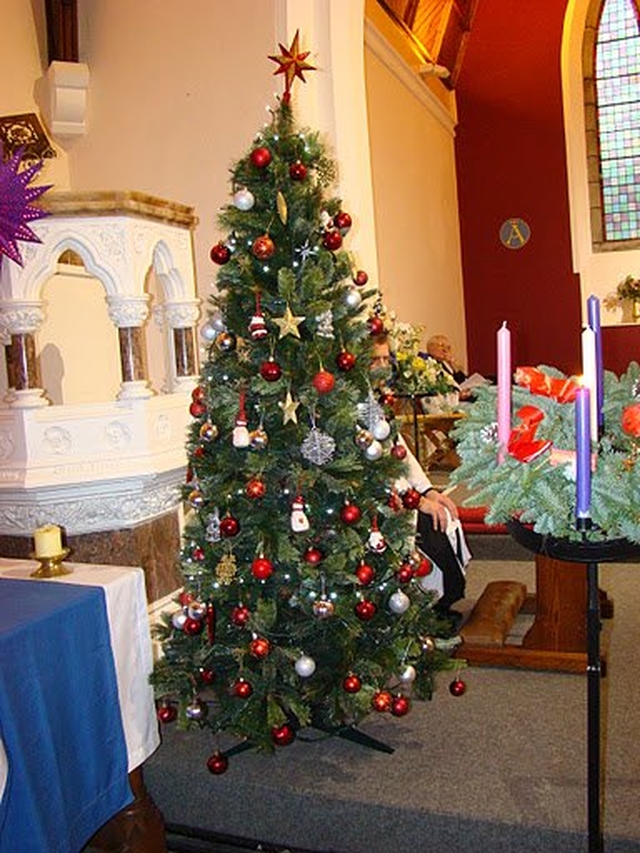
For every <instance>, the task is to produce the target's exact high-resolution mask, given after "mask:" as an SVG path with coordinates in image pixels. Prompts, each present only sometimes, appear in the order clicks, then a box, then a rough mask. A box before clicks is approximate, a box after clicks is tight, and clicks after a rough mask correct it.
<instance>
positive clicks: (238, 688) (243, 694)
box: [231, 678, 253, 699]
mask: <svg viewBox="0 0 640 853" xmlns="http://www.w3.org/2000/svg"><path fill="white" fill-rule="evenodd" d="M231 690H232V691H233V695H234V696H238V698H240V699H248V698H249V696H251V694H252V693H253V687H252V686H251V682H250V681H247V680H246V678H239V679H238V680H237V681H236V682H235V683H234V685H233V687H232V688H231Z"/></svg>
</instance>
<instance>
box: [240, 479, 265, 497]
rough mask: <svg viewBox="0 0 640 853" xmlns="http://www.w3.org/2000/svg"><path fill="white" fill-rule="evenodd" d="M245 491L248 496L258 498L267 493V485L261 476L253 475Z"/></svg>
mask: <svg viewBox="0 0 640 853" xmlns="http://www.w3.org/2000/svg"><path fill="white" fill-rule="evenodd" d="M245 492H246V493H247V497H249V498H251V499H252V500H257V499H258V498H263V497H264V496H265V495H266V493H267V487H266V485H265V482H264V480H261V479H260V478H259V477H253V478H252V479H251V480H249V482H248V483H247V485H246V486H245Z"/></svg>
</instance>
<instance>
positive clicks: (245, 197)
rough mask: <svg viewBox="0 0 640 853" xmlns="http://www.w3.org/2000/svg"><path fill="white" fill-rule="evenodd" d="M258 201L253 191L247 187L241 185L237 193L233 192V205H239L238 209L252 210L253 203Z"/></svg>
mask: <svg viewBox="0 0 640 853" xmlns="http://www.w3.org/2000/svg"><path fill="white" fill-rule="evenodd" d="M255 203H256V200H255V198H254V195H253V193H252V192H251V191H250V190H248V189H247V188H246V187H241V188H240V189H239V190H238V191H237V192H236V193H234V194H233V205H234V207H237V208H238V210H243V211H247V210H251V208H252V207H253V205H254V204H255Z"/></svg>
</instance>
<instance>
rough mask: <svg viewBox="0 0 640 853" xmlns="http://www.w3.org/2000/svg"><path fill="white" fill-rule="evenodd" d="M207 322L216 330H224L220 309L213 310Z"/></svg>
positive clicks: (224, 325)
mask: <svg viewBox="0 0 640 853" xmlns="http://www.w3.org/2000/svg"><path fill="white" fill-rule="evenodd" d="M209 323H210V324H211V327H212V328H213V329H215V330H216V332H224V330H225V329H226V324H225V321H224V317H223V316H222V312H221V311H215V312H214V313H213V314H212V315H211V317H210V318H209Z"/></svg>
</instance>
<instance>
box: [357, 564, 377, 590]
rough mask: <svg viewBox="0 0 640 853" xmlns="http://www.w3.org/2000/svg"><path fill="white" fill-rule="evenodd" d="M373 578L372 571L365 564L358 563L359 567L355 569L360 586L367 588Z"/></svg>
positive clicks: (373, 572) (373, 573) (374, 574)
mask: <svg viewBox="0 0 640 853" xmlns="http://www.w3.org/2000/svg"><path fill="white" fill-rule="evenodd" d="M375 576H376V573H375V571H374V569H373V568H372V567H371V566H370V565H368V564H367V563H360V565H359V566H358V568H357V569H356V577H357V578H358V580H359V581H360V583H361V584H362V586H369V584H370V583H371V581H372V580H373V579H374V577H375Z"/></svg>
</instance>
